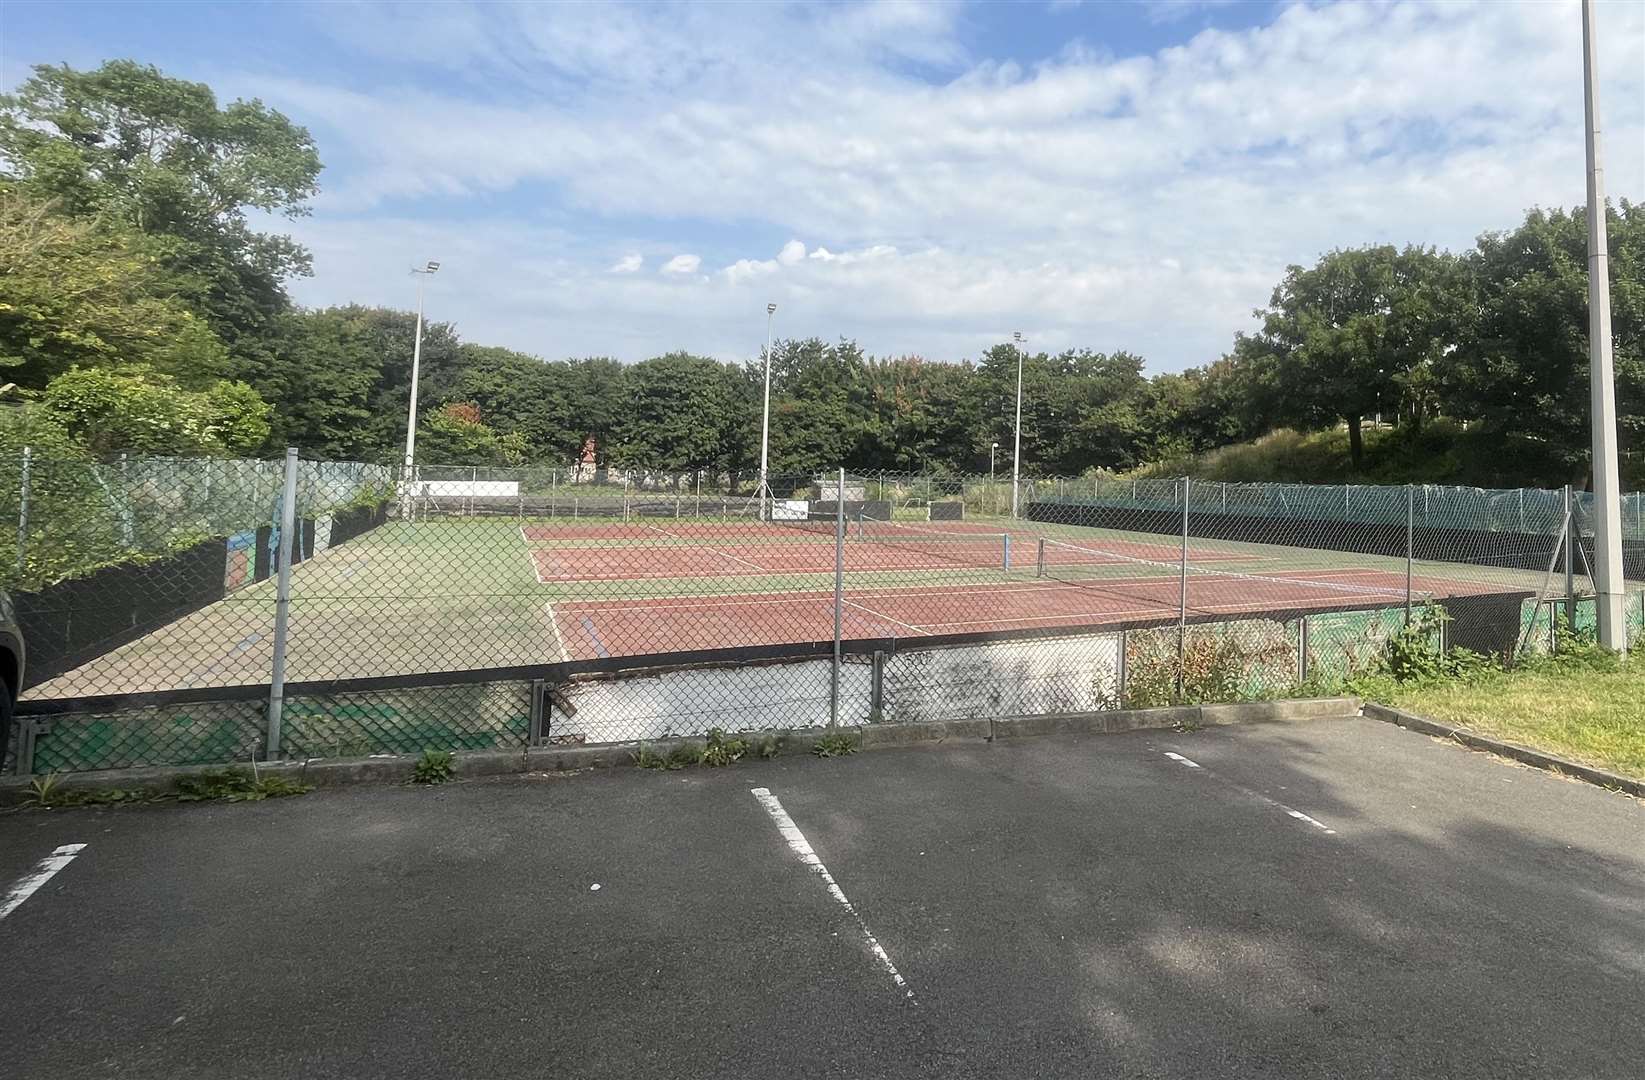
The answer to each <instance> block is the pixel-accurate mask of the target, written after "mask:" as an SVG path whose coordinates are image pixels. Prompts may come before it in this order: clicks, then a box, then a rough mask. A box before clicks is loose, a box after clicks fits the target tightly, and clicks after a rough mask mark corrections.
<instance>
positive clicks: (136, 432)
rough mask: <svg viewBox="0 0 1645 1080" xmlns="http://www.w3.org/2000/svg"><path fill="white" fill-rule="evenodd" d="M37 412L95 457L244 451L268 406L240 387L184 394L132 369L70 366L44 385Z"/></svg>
mask: <svg viewBox="0 0 1645 1080" xmlns="http://www.w3.org/2000/svg"><path fill="white" fill-rule="evenodd" d="M40 410H41V411H42V412H43V413H44V414H45V415H46V416H48V417H50V418H51V419H52V420H54V421H55V422H56V423H57V424H58V425H60V426H61V428H62V429H63V430H64V431H65V432H67V433H68V434H69V436H70V437H71V438H73V439H75V440H76V441H78V442H79V443H81V444H82V445H84V446H85V447H86V448H87V450H88V451H89V452H90V453H91V454H92V455H94V456H96V457H107V456H109V455H111V454H114V453H117V452H120V451H135V452H138V453H150V454H194V453H208V452H214V453H228V454H246V453H250V452H252V451H254V450H256V449H257V448H258V447H259V446H261V445H262V444H263V441H264V440H265V439H267V438H268V433H269V423H268V416H269V405H268V402H266V401H264V400H263V399H262V398H260V397H258V396H257V392H256V391H255V390H253V389H252V388H251V387H249V386H247V385H246V384H245V383H241V382H230V381H228V380H219V381H217V382H215V383H212V384H211V385H209V386H207V387H206V388H204V389H202V390H188V389H184V388H183V387H182V386H180V385H178V383H177V380H176V379H174V378H173V377H172V376H170V375H165V374H162V373H159V372H156V371H154V370H153V369H151V368H148V367H146V366H144V365H140V364H138V365H131V366H129V367H124V368H72V369H70V370H69V371H67V372H65V373H64V374H62V375H59V376H58V377H57V378H55V379H53V380H52V381H51V382H50V384H48V385H47V386H46V389H45V392H44V393H43V394H42V395H41V397H40Z"/></svg>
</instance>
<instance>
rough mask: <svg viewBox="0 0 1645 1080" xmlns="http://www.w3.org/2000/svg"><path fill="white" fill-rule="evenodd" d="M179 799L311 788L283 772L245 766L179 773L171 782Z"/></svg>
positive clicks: (243, 797)
mask: <svg viewBox="0 0 1645 1080" xmlns="http://www.w3.org/2000/svg"><path fill="white" fill-rule="evenodd" d="M174 786H175V787H176V789H177V796H176V798H177V801H178V802H212V801H219V800H220V801H223V802H259V801H261V800H263V799H281V798H285V797H286V796H289V795H303V794H306V793H308V792H310V791H313V790H314V788H313V787H312V786H310V785H306V784H299V783H297V782H296V781H293V780H288V779H287V778H285V777H284V776H273V775H270V776H261V775H257V774H254V773H250V772H247V771H246V770H244V769H214V770H212V771H210V772H203V773H195V774H194V775H192V776H179V777H178V778H177V780H176V783H175V785H174Z"/></svg>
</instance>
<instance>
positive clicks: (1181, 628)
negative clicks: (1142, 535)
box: [1176, 476, 1193, 704]
mask: <svg viewBox="0 0 1645 1080" xmlns="http://www.w3.org/2000/svg"><path fill="white" fill-rule="evenodd" d="M1192 482H1193V481H1191V480H1190V479H1189V478H1188V477H1186V476H1185V477H1183V478H1182V563H1181V565H1180V567H1179V568H1178V579H1177V693H1176V703H1177V704H1181V703H1182V685H1183V675H1184V671H1183V669H1184V668H1185V667H1186V666H1187V663H1188V485H1189V484H1191V483H1192Z"/></svg>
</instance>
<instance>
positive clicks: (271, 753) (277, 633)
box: [263, 446, 297, 760]
mask: <svg viewBox="0 0 1645 1080" xmlns="http://www.w3.org/2000/svg"><path fill="white" fill-rule="evenodd" d="M296 526H297V448H296V447H295V446H288V447H286V480H285V486H284V488H283V489H282V491H281V495H280V546H279V549H278V551H279V554H278V555H277V558H278V559H279V562H280V565H279V568H278V569H279V577H278V578H277V579H276V582H275V590H274V663H273V665H272V666H271V668H270V670H269V680H268V749H267V750H266V751H265V753H264V755H263V756H264V758H265V759H267V760H275V759H277V758H279V756H280V715H281V713H282V712H283V711H284V709H285V696H286V635H287V631H288V627H289V623H290V618H291V534H292V532H293V531H294V530H295V529H296Z"/></svg>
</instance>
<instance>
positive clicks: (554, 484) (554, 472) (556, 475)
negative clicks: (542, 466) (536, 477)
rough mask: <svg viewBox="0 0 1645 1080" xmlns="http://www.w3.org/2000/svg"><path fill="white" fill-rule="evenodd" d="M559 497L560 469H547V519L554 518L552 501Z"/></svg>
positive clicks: (551, 519)
mask: <svg viewBox="0 0 1645 1080" xmlns="http://www.w3.org/2000/svg"><path fill="white" fill-rule="evenodd" d="M559 497H560V470H559V469H550V470H548V520H550V521H553V520H554V501H555V500H556V499H558V498H559Z"/></svg>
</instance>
